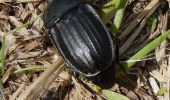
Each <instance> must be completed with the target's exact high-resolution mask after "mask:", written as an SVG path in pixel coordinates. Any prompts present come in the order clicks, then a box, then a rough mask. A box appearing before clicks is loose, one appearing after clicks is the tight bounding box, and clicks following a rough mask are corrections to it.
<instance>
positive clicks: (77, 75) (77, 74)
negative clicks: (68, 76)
mask: <svg viewBox="0 0 170 100" xmlns="http://www.w3.org/2000/svg"><path fill="white" fill-rule="evenodd" d="M73 76H74V77H75V78H76V79H77V81H78V82H79V83H80V84H81V85H83V87H84V88H86V89H87V90H88V91H89V92H90V93H91V94H92V96H93V99H94V100H97V95H96V92H95V91H94V90H93V89H91V88H90V87H89V86H88V85H87V84H85V83H84V82H83V81H82V80H81V79H80V78H79V76H80V74H79V73H77V72H73Z"/></svg>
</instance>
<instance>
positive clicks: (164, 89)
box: [157, 87, 167, 96]
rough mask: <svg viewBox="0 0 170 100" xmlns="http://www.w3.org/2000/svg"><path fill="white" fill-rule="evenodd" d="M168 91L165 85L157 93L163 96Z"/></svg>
mask: <svg viewBox="0 0 170 100" xmlns="http://www.w3.org/2000/svg"><path fill="white" fill-rule="evenodd" d="M166 92H167V89H166V88H165V87H162V88H160V89H159V90H158V92H157V95H158V96H163V95H164V94H165V93H166Z"/></svg>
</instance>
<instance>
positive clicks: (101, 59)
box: [44, 0, 115, 77]
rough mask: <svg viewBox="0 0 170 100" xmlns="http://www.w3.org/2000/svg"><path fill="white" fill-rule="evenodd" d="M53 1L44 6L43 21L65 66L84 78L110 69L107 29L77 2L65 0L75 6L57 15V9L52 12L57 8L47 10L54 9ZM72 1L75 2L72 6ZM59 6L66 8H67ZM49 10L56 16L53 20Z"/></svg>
mask: <svg viewBox="0 0 170 100" xmlns="http://www.w3.org/2000/svg"><path fill="white" fill-rule="evenodd" d="M57 1H58V0H54V1H52V3H50V4H51V5H49V6H48V7H49V8H47V11H46V12H45V15H44V16H45V17H44V20H45V21H44V22H45V25H46V27H47V28H49V32H50V34H51V37H52V40H53V43H54V45H55V46H56V47H57V49H58V50H59V52H60V53H61V55H62V57H63V58H64V60H65V62H66V64H68V65H69V66H70V67H71V68H72V69H73V70H74V71H76V72H78V73H81V74H83V75H85V76H87V77H88V76H89V77H90V76H95V75H97V74H99V73H100V72H101V71H104V70H106V69H107V68H108V67H110V66H111V64H112V61H113V58H114V56H115V55H114V46H113V44H112V39H111V36H110V33H109V31H108V29H107V28H106V26H105V25H104V24H103V22H102V21H101V19H100V17H99V16H98V14H97V13H96V11H95V10H94V9H93V7H92V6H90V5H88V4H85V3H82V2H81V3H80V2H79V1H80V0H68V1H72V4H75V5H74V7H73V6H72V7H70V9H67V10H65V11H64V13H63V14H61V12H58V11H59V10H55V9H52V8H56V9H57V8H60V7H52V8H51V6H55V5H54V3H53V2H57ZM61 1H67V0H61ZM76 1H78V3H73V2H76ZM63 3H64V2H63ZM56 6H60V5H59V4H56ZM63 7H66V8H67V7H68V5H67V4H65V6H63ZM66 8H64V9H66ZM51 9H52V10H53V11H50V13H51V14H52V12H53V13H56V15H55V14H53V16H54V15H55V17H51V16H50V15H49V14H50V13H48V11H49V10H51ZM61 11H62V10H61ZM57 13H59V15H57ZM61 15H62V16H61ZM54 19H55V20H54Z"/></svg>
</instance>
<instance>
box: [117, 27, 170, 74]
mask: <svg viewBox="0 0 170 100" xmlns="http://www.w3.org/2000/svg"><path fill="white" fill-rule="evenodd" d="M169 35H170V29H169V30H168V31H166V32H164V33H163V34H161V35H160V36H159V37H157V38H155V39H154V40H153V41H152V42H150V43H149V44H148V45H146V46H145V47H144V48H143V49H141V50H140V51H138V52H137V53H136V54H135V55H133V56H132V57H131V58H130V59H128V60H127V61H124V62H121V61H120V62H119V63H120V64H121V66H122V67H123V68H124V69H126V70H127V69H129V68H131V67H132V66H133V65H134V64H136V63H137V60H141V59H142V58H144V57H145V56H146V55H147V54H149V53H150V52H151V51H152V50H154V49H155V48H156V47H157V46H158V45H160V44H161V42H163V41H164V40H166V39H167V38H168V36H169ZM115 72H116V77H119V76H120V75H121V74H122V72H123V71H122V69H121V68H120V67H116V71H115Z"/></svg>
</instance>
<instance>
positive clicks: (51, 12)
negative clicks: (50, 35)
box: [44, 0, 84, 28]
mask: <svg viewBox="0 0 170 100" xmlns="http://www.w3.org/2000/svg"><path fill="white" fill-rule="evenodd" d="M83 2H84V0H50V2H49V3H50V4H49V5H48V8H47V10H46V11H45V12H44V13H45V14H44V23H45V26H46V27H47V28H51V27H52V26H53V25H54V23H56V22H57V21H58V20H60V18H61V17H62V16H63V15H64V14H66V13H67V12H69V11H71V10H72V9H73V8H75V7H77V6H78V5H80V4H81V3H83Z"/></svg>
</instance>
